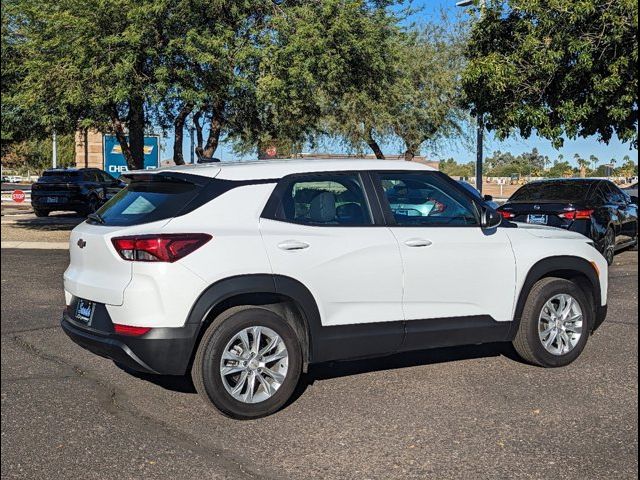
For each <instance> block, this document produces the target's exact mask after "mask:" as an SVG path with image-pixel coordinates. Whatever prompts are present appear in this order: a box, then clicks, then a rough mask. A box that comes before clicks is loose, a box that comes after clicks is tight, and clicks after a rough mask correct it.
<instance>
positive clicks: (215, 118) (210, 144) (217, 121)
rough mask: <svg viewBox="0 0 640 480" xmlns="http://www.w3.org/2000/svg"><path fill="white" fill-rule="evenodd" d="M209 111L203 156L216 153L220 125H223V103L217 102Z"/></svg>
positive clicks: (208, 156)
mask: <svg viewBox="0 0 640 480" xmlns="http://www.w3.org/2000/svg"><path fill="white" fill-rule="evenodd" d="M211 113H212V115H211V125H209V137H207V143H206V145H205V146H204V150H203V151H202V156H203V157H205V158H212V157H213V154H214V153H216V149H217V148H218V144H219V143H220V134H221V133H222V127H223V126H224V103H220V104H218V105H217V106H216V107H215V108H214V109H213V111H212V112H211Z"/></svg>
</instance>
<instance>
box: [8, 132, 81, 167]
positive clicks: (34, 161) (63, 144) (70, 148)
mask: <svg viewBox="0 0 640 480" xmlns="http://www.w3.org/2000/svg"><path fill="white" fill-rule="evenodd" d="M52 156H53V146H52V140H51V138H45V139H39V138H32V139H29V140H22V141H19V142H12V143H10V144H8V145H7V146H6V149H5V151H4V152H3V155H2V166H3V167H4V168H9V169H11V170H14V171H16V172H17V173H19V174H21V175H27V174H28V173H30V174H31V175H39V174H40V173H41V172H42V170H45V169H47V168H51V161H52ZM73 165H75V140H74V136H73V135H58V167H70V166H73Z"/></svg>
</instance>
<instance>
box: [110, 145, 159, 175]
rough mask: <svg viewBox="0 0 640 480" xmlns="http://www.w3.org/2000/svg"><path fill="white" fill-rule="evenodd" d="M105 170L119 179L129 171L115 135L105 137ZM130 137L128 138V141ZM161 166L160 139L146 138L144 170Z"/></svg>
mask: <svg viewBox="0 0 640 480" xmlns="http://www.w3.org/2000/svg"><path fill="white" fill-rule="evenodd" d="M102 140H103V145H104V169H105V171H106V172H107V173H109V174H110V175H111V176H112V177H116V178H117V177H119V176H120V175H121V174H123V173H126V172H128V171H129V168H128V167H127V161H126V160H125V159H124V155H123V154H122V147H121V146H120V143H119V142H118V139H117V138H116V136H115V135H103V139H102ZM128 140H129V137H127V141H128ZM159 165H160V137H158V136H150V137H144V169H145V170H149V169H152V168H158V166H159Z"/></svg>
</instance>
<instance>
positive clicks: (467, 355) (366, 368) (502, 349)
mask: <svg viewBox="0 0 640 480" xmlns="http://www.w3.org/2000/svg"><path fill="white" fill-rule="evenodd" d="M499 356H504V357H507V358H510V359H512V360H515V361H518V362H521V361H522V360H520V357H518V354H517V353H516V352H515V350H514V349H513V347H512V346H511V344H510V343H487V344H484V345H469V346H462V347H446V348H435V349H430V350H419V351H414V352H406V353H396V354H392V355H387V356H384V357H375V358H367V359H359V360H344V361H339V362H327V363H320V364H316V365H310V366H309V369H308V371H307V373H303V374H302V376H301V377H300V382H299V383H298V386H297V387H296V390H295V392H294V394H293V395H292V397H291V398H290V400H289V401H288V402H287V405H286V406H285V407H284V408H287V407H288V406H289V405H290V404H292V403H293V402H295V401H296V400H297V399H298V398H299V397H300V396H301V395H302V394H303V393H304V392H305V390H306V389H307V387H309V386H311V385H313V383H314V382H316V381H317V380H327V379H330V378H340V377H348V376H351V375H360V374H362V373H369V372H377V371H384V370H396V369H399V368H408V367H416V366H425V365H432V364H438V363H447V362H456V361H460V360H472V359H477V358H487V357H499ZM114 363H115V362H114ZM115 364H116V366H117V367H118V368H120V369H121V370H123V371H125V372H127V373H128V374H130V375H131V376H133V377H136V378H139V379H141V380H145V381H147V382H150V383H153V384H154V385H158V386H159V387H162V388H164V389H166V390H171V391H174V392H180V393H197V392H196V389H195V387H194V385H193V382H192V380H191V376H190V375H183V376H179V375H155V374H151V373H142V372H138V371H136V370H132V369H130V368H127V367H126V366H124V365H120V364H118V363H115Z"/></svg>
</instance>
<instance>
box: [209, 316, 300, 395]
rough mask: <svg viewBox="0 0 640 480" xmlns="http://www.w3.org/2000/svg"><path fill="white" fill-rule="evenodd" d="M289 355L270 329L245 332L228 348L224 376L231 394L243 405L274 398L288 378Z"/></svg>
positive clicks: (254, 329)
mask: <svg viewBox="0 0 640 480" xmlns="http://www.w3.org/2000/svg"><path fill="white" fill-rule="evenodd" d="M288 368H289V353H288V352H287V347H286V345H285V343H284V341H283V340H282V338H281V337H280V336H279V335H278V334H277V333H276V332H274V331H273V330H271V329H270V328H267V327H260V326H254V327H249V328H245V329H243V330H241V331H240V332H238V333H237V334H235V335H234V336H233V338H231V340H230V341H229V342H228V343H227V345H226V346H225V348H224V350H223V353H222V358H221V359H220V376H221V378H222V383H223V385H224V387H225V389H226V390H227V392H228V393H229V394H230V395H231V396H232V397H233V398H235V399H236V400H238V401H240V402H243V403H258V402H263V401H265V400H267V399H269V398H271V397H272V396H273V395H274V394H275V393H276V392H277V391H278V389H279V388H280V386H281V385H282V383H283V382H284V380H285V378H286V376H287V370H288Z"/></svg>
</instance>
